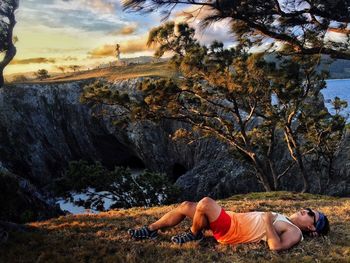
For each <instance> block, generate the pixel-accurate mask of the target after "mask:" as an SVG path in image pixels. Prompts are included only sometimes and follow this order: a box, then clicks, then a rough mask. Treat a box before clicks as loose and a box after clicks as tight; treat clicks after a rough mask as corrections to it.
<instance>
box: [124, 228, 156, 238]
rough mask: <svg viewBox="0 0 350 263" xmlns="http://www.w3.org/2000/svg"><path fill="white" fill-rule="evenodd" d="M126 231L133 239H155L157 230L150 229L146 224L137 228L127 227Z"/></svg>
mask: <svg viewBox="0 0 350 263" xmlns="http://www.w3.org/2000/svg"><path fill="white" fill-rule="evenodd" d="M128 233H129V235H130V236H131V237H132V238H135V239H156V238H157V237H158V230H154V231H151V230H149V229H148V227H147V226H143V227H141V228H137V229H129V230H128Z"/></svg>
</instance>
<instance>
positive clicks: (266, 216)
mask: <svg viewBox="0 0 350 263" xmlns="http://www.w3.org/2000/svg"><path fill="white" fill-rule="evenodd" d="M276 217H277V215H273V214H272V213H271V212H265V213H264V214H263V216H262V218H263V220H264V222H265V223H266V224H272V223H273V221H274V220H275V218H276Z"/></svg>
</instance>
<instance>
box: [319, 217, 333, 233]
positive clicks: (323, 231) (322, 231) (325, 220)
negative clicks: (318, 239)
mask: <svg viewBox="0 0 350 263" xmlns="http://www.w3.org/2000/svg"><path fill="white" fill-rule="evenodd" d="M324 222H325V224H324V226H323V228H322V229H321V230H320V231H318V234H319V235H322V236H325V235H328V233H329V231H330V227H329V221H328V218H327V216H324Z"/></svg>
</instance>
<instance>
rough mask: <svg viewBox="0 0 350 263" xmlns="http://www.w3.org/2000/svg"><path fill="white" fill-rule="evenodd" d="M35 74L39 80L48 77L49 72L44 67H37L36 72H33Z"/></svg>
mask: <svg viewBox="0 0 350 263" xmlns="http://www.w3.org/2000/svg"><path fill="white" fill-rule="evenodd" d="M35 76H36V77H37V78H38V79H39V80H43V79H47V78H49V77H50V75H49V72H48V71H47V70H46V69H39V70H38V71H37V72H35Z"/></svg>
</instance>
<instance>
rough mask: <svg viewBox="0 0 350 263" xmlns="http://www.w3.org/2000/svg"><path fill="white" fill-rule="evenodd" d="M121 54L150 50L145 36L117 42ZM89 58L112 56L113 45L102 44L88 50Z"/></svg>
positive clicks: (113, 54)
mask: <svg viewBox="0 0 350 263" xmlns="http://www.w3.org/2000/svg"><path fill="white" fill-rule="evenodd" d="M119 45H120V51H121V54H129V53H136V52H141V51H146V50H148V51H149V50H151V49H150V48H148V47H147V45H146V38H139V39H133V40H128V41H123V42H120V43H119ZM88 55H89V56H88V57H89V58H102V57H114V56H115V45H110V44H107V45H104V46H102V47H99V48H96V49H93V50H91V51H89V52H88Z"/></svg>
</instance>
